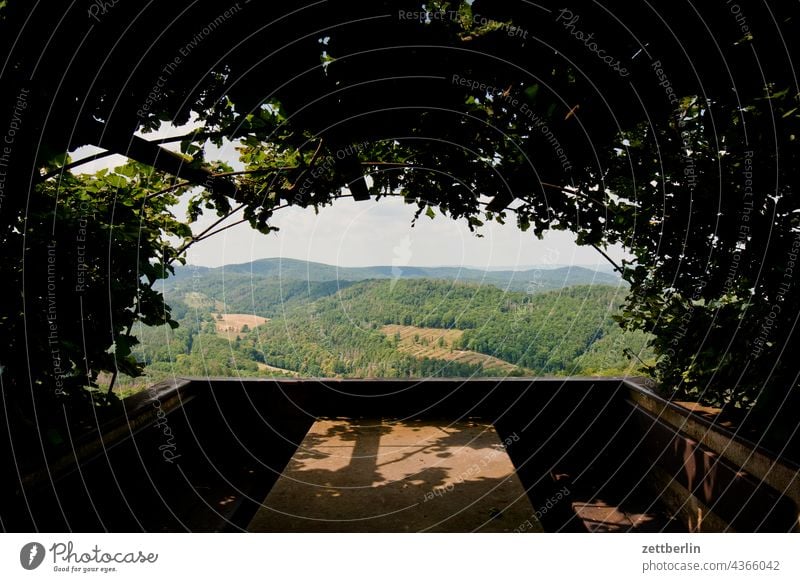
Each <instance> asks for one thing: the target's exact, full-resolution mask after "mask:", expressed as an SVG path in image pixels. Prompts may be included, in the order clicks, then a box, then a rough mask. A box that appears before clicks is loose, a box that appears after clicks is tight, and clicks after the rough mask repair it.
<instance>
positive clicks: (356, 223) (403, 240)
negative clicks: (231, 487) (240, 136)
mask: <svg viewBox="0 0 800 582" xmlns="http://www.w3.org/2000/svg"><path fill="white" fill-rule="evenodd" d="M188 130H189V128H188V127H183V128H171V127H165V128H163V129H162V130H161V131H159V132H157V133H153V134H148V135H145V136H143V137H145V138H146V139H156V138H161V137H167V136H170V135H181V134H183V133H186V132H187V131H188ZM98 151H101V150H98V149H96V148H94V149H93V148H89V147H84V148H80V149H79V150H77V151H75V152H72V154H71V155H72V158H73V160H78V159H80V158H82V157H86V156H88V155H91V154H93V153H95V152H98ZM206 159H209V160H214V159H223V160H225V161H226V162H228V163H229V164H231V166H233V167H234V168H236V169H242V166H241V164H240V163H239V161H238V158H237V157H236V152H235V150H234V148H233V146H232V145H231V144H227V145H226V146H225V147H223V148H222V149H221V150H220V149H217V148H214V147H213V146H209V147H208V148H207V154H206ZM121 163H124V158H121V157H119V156H113V157H111V158H107V159H103V160H98V161H97V162H93V163H90V164H86V165H84V166H80V168H79V169H76V171H80V172H93V171H96V170H98V169H100V168H101V167H109V166H114V165H120V164H121ZM184 202H185V201H184ZM415 208H416V207H415V206H411V205H407V204H405V203H404V202H403V200H402V199H400V198H388V199H382V200H381V201H380V202H375V201H365V202H354V201H353V200H352V199H347V198H346V199H342V200H338V201H336V202H335V203H334V204H333V205H332V206H328V207H326V208H323V209H321V210H320V212H319V214H318V215H317V214H315V213H314V210H313V209H301V208H287V209H284V210H279V211H278V212H277V213H276V215H275V219H274V222H273V224H274V225H275V226H278V227H279V228H280V231H279V232H277V233H272V234H270V235H263V234H261V233H258V232H256V231H254V230H252V229H251V228H250V226H249V225H247V224H242V225H240V226H237V227H233V228H230V229H228V230H226V231H225V232H222V233H220V234H219V235H217V236H216V237H213V238H211V239H208V240H206V241H203V242H200V243H197V244H196V245H194V246H193V247H192V248H191V249H190V250H189V254H188V262H189V263H190V264H194V265H201V266H206V267H217V266H221V265H225V264H233V263H245V262H248V261H252V260H255V259H261V258H268V257H284V258H293V259H302V260H308V261H316V262H320V263H328V264H334V265H340V266H348V267H349V266H369V265H414V266H442V265H462V266H469V267H485V268H498V267H512V268H513V267H527V266H531V265H548V264H552V265H589V266H596V267H597V268H602V269H604V270H605V269H606V268H607V267H608V262H607V261H606V260H605V259H604V258H603V257H602V256H601V255H600V254H599V253H598V252H597V251H595V250H594V249H592V248H590V247H579V246H577V245H576V244H575V243H574V236H573V235H572V234H571V233H565V232H553V233H551V234H549V235H547V236H546V237H545V238H544V240H541V241H540V240H538V239H537V238H536V237H535V236H534V235H533V234H531V233H530V232H528V233H524V232H520V231H519V229H517V228H516V226H515V225H514V224H513V222H512V223H509V224H506V225H501V224H497V223H492V224H487V225H486V226H484V227H483V228H481V229H480V231H479V232H480V233H481V234H483V238H479V237H477V236H476V235H475V234H473V233H471V232H470V231H469V229H468V228H467V226H466V222H465V221H454V220H452V219H449V218H446V217H442V216H437V217H436V218H434V219H430V218H428V217H426V216H424V215H423V216H421V217H420V219H419V220H418V221H417V224H416V226H415V227H414V228H411V221H412V218H413V215H414V211H415ZM175 213H176V215H177V216H178V217H184V216H185V203H184V204H181V206H180V207H179V208H176V209H175ZM237 218H241V216H239V217H235V216H234V217H231V219H230V221H235V220H237ZM215 219H216V217H214V216H208V217H204V218H201V220H200V221H199V222H198V223H197V224H196V225H195V226H194V227H193V230H194V231H195V232H199V231H200V230H202V229H203V228H204V227H205V226H208V225H209V224H211V222H213V220H215ZM512 220H513V217H512ZM608 254H609V255H610V256H611V257H612V258H613V259H614V260H615V261H619V260H620V259H621V258H622V256H623V253H622V251H621V249H610V250H609V251H608Z"/></svg>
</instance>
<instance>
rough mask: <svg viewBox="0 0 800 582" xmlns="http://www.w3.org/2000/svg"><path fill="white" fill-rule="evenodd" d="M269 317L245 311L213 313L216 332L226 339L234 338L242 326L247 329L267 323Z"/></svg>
mask: <svg viewBox="0 0 800 582" xmlns="http://www.w3.org/2000/svg"><path fill="white" fill-rule="evenodd" d="M268 321H269V319H267V318H266V317H259V316H258V315H249V314H247V313H220V314H216V315H214V322H215V323H216V324H217V333H218V334H219V335H222V336H225V337H227V338H228V339H236V337H238V336H239V334H240V333H241V332H242V329H243V328H244V326H247V327H248V328H249V329H253V328H254V327H258V326H259V325H263V324H265V323H267V322H268Z"/></svg>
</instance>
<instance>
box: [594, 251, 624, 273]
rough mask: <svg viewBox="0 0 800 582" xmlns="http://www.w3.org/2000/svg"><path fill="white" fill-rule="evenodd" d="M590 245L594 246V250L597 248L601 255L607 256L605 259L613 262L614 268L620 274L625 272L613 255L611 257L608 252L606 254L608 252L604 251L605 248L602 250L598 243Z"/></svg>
mask: <svg viewBox="0 0 800 582" xmlns="http://www.w3.org/2000/svg"><path fill="white" fill-rule="evenodd" d="M589 246H591V247H592V248H593V249H594V250H596V251H597V252H598V253H600V254H601V255H603V256H604V257H605V259H606V260H607V261H608V262H609V263H611V265H612V266H613V267H614V270H615V271H617V272H618V273H619V274H620V275H622V274H623V272H622V267H620V266H619V265H618V264H617V263H615V262H614V260H613V259H612V258H611V257H609V256H608V255H607V254H606V253H605V252H604V251H603V250H602V249H601V248H600V247H598V246H597V245H595V244H592V245H589Z"/></svg>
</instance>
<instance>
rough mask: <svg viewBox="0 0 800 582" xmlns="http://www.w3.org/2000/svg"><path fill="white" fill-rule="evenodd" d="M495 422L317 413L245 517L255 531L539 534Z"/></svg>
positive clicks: (531, 509) (529, 505)
mask: <svg viewBox="0 0 800 582" xmlns="http://www.w3.org/2000/svg"><path fill="white" fill-rule="evenodd" d="M533 513H534V510H533V507H532V506H531V504H530V502H529V501H528V497H527V495H526V494H525V491H524V489H523V487H522V484H521V483H520V481H519V479H518V477H517V476H516V474H515V472H514V467H513V465H512V463H511V460H510V459H509V457H508V454H507V452H506V451H505V450H504V447H503V443H501V441H500V438H499V437H498V435H497V433H496V432H495V430H494V428H493V427H492V426H491V425H489V424H485V423H481V422H470V421H459V422H444V421H442V422H435V421H429V420H424V421H393V420H380V419H372V420H370V419H359V420H354V419H324V420H318V421H317V422H316V423H315V424H314V425H313V426H312V427H311V429H310V430H309V432H308V434H307V435H306V437H305V439H304V440H303V442H302V443H301V444H300V447H299V448H298V449H297V452H296V453H295V454H294V456H293V457H292V459H291V461H290V462H289V464H288V466H287V467H286V469H285V470H284V472H283V474H282V476H281V477H280V479H279V480H278V482H277V483H276V484H275V486H274V487H273V488H272V490H271V491H270V493H269V495H268V496H267V498H266V499H265V500H264V502H263V507H262V508H261V509H260V510H259V511H258V512H257V513H256V515H255V517H254V518H253V520H252V521H251V523H250V526H249V528H248V529H249V530H250V531H260V532H291V531H294V532H420V531H435V532H471V531H481V532H512V531H514V530H515V529H517V528H519V527H520V526H521V525H522V524H524V523H526V522H528V523H533V524H534V527H529V526H526V527H525V528H523V529H524V531H541V528H539V527H538V522H536V520H535V519H534V518H533Z"/></svg>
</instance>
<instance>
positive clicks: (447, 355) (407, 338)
mask: <svg viewBox="0 0 800 582" xmlns="http://www.w3.org/2000/svg"><path fill="white" fill-rule="evenodd" d="M381 331H382V332H383V333H384V335H386V337H389V338H392V337H397V336H398V335H399V338H400V341H399V343H398V344H397V349H398V351H400V352H403V353H404V354H408V355H410V356H414V357H415V358H431V359H436V360H447V361H452V362H463V363H465V364H473V365H478V364H480V365H482V366H483V367H484V368H495V369H497V370H501V371H503V372H514V371H517V370H519V369H520V368H519V366H515V365H514V364H511V363H509V362H506V361H505V360H501V359H499V358H495V357H493V356H487V355H486V354H480V353H478V352H472V351H469V350H458V349H454V348H453V343H454V342H455V341H457V340H459V339H461V336H462V335H463V334H464V332H463V330H460V329H438V328H432V327H416V326H413V325H384V326H383V327H381Z"/></svg>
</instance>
